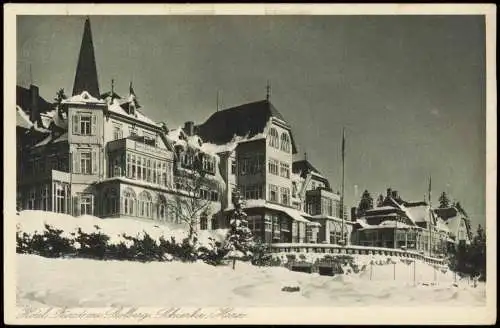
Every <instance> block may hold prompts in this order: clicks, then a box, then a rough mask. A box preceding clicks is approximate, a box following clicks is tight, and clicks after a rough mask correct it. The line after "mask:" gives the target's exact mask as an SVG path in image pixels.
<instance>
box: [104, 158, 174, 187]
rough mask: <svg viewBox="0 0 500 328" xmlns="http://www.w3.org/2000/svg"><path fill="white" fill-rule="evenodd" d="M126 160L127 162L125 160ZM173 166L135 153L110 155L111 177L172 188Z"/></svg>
mask: <svg viewBox="0 0 500 328" xmlns="http://www.w3.org/2000/svg"><path fill="white" fill-rule="evenodd" d="M125 158H126V160H125ZM172 167H173V164H172V163H171V162H167V161H164V160H158V159H155V158H153V157H149V156H144V155H139V154H135V153H127V154H126V156H125V154H123V153H121V154H112V155H110V163H109V176H110V177H122V176H125V177H127V178H129V179H134V180H141V181H145V182H148V183H154V184H158V185H162V186H167V187H172V183H173V170H172Z"/></svg>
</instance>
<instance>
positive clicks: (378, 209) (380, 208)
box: [366, 206, 396, 213]
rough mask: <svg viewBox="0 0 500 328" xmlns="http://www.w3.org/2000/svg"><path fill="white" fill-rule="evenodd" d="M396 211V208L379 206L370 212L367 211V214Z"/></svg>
mask: <svg viewBox="0 0 500 328" xmlns="http://www.w3.org/2000/svg"><path fill="white" fill-rule="evenodd" d="M394 209H396V208H395V207H394V206H379V207H375V208H372V209H369V210H366V213H372V212H377V211H388V210H394Z"/></svg>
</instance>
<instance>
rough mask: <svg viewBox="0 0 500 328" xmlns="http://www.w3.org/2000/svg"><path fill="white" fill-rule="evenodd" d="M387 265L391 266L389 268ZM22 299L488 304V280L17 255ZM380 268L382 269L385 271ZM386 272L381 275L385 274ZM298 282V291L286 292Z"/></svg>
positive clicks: (53, 302) (43, 302)
mask: <svg viewBox="0 0 500 328" xmlns="http://www.w3.org/2000/svg"><path fill="white" fill-rule="evenodd" d="M387 270H388V272H389V271H390V272H392V269H390V268H388V269H387ZM17 272H18V278H17V279H18V281H17V304H18V305H20V306H22V305H28V304H29V305H32V306H57V307H62V306H67V307H105V306H155V307H160V306H161V307H163V306H224V305H232V306H318V305H322V306H332V305H335V306H387V305H393V306H408V305H422V304H426V305H434V304H436V305H440V306H484V305H485V303H486V296H485V288H484V285H483V284H481V285H479V287H478V288H470V287H468V286H465V285H460V286H459V287H453V286H451V282H450V281H441V282H440V284H439V285H438V286H421V285H420V286H418V285H417V286H413V284H412V283H410V282H407V281H398V280H396V281H393V280H389V279H379V280H372V281H370V280H369V278H366V272H365V273H364V274H363V273H362V274H361V275H359V276H336V277H328V276H319V275H317V274H305V273H298V272H292V271H288V270H287V269H285V268H258V267H254V266H251V265H249V264H246V263H237V267H236V270H235V271H233V270H232V269H231V267H212V266H209V265H206V264H203V263H179V262H171V263H146V264H143V263H137V262H120V261H108V262H106V261H94V260H84V259H47V258H42V257H38V256H33V255H20V254H18V255H17ZM380 272H382V271H380ZM379 276H381V274H379ZM284 285H288V286H290V285H298V286H300V291H299V292H294V293H287V292H282V291H281V288H282V287H283V286H284Z"/></svg>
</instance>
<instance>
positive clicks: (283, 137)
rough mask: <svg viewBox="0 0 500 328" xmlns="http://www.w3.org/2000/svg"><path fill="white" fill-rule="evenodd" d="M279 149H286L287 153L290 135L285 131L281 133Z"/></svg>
mask: <svg viewBox="0 0 500 328" xmlns="http://www.w3.org/2000/svg"><path fill="white" fill-rule="evenodd" d="M281 150H283V151H286V152H287V153H289V152H290V137H289V136H288V133H286V132H283V133H282V134H281Z"/></svg>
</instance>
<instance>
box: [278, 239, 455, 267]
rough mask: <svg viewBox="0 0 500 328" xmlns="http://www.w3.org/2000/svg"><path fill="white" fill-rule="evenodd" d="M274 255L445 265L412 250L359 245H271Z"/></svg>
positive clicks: (443, 260)
mask: <svg viewBox="0 0 500 328" xmlns="http://www.w3.org/2000/svg"><path fill="white" fill-rule="evenodd" d="M271 252H273V253H314V254H346V255H356V254H357V255H385V256H396V257H402V258H408V259H415V260H420V261H423V262H426V263H429V264H438V265H439V264H443V263H444V262H445V261H446V259H445V258H444V257H431V256H429V255H427V254H422V253H420V252H418V251H415V250H411V249H397V248H383V247H371V246H359V245H346V246H342V245H335V244H288V243H276V244H271Z"/></svg>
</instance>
